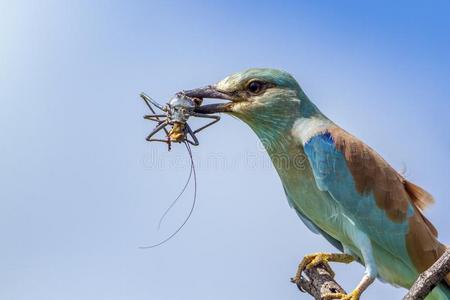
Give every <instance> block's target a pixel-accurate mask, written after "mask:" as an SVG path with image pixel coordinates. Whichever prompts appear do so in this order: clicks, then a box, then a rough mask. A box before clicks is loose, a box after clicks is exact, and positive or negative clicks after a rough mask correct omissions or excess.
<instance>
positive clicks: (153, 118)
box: [144, 115, 166, 123]
mask: <svg viewBox="0 0 450 300" xmlns="http://www.w3.org/2000/svg"><path fill="white" fill-rule="evenodd" d="M165 117H166V115H145V116H144V119H146V120H150V121H154V122H159V123H160V122H162V121H161V120H160V119H159V118H165Z"/></svg>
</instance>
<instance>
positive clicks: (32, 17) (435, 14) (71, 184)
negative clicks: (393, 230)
mask: <svg viewBox="0 0 450 300" xmlns="http://www.w3.org/2000/svg"><path fill="white" fill-rule="evenodd" d="M393 2H395V3H393ZM449 13H450V4H448V1H364V3H362V1H284V2H283V4H276V3H275V1H274V2H267V1H246V2H245V3H242V1H222V2H220V3H217V2H216V3H213V2H212V1H210V2H206V1H204V2H202V1H197V2H190V3H187V2H181V1H179V2H175V1H161V2H151V1H146V2H144V1H142V2H139V1H134V2H124V1H121V2H119V1H29V2H23V1H1V2H0V101H1V108H0V141H1V142H0V145H1V147H0V182H1V185H0V199H1V201H0V238H1V247H0V299H11V300H22V299H33V300H119V299H124V300H125V299H136V300H139V299H152V300H153V299H154V300H160V299H167V300H169V299H238V300H239V299H309V298H308V297H307V296H306V295H301V294H299V292H298V291H297V289H296V288H295V287H294V286H292V285H291V284H290V283H289V277H291V276H292V275H293V274H294V272H295V269H296V265H297V263H298V262H299V260H300V259H301V257H302V255H304V254H307V253H310V252H316V251H319V250H323V251H327V250H332V248H331V246H329V245H328V244H327V243H326V242H325V241H324V240H322V239H321V238H320V237H319V236H315V235H313V234H312V233H310V232H309V231H308V230H307V229H306V228H305V226H304V225H303V224H302V223H301V222H300V221H299V220H298V219H297V216H296V215H295V213H294V212H293V211H292V210H291V209H290V208H289V207H288V204H287V201H286V199H285V197H284V193H283V190H282V187H281V185H280V181H279V179H278V177H277V175H276V173H275V172H274V170H273V168H272V167H271V166H270V163H269V161H268V159H267V157H266V154H265V153H264V151H262V150H261V147H260V146H259V144H258V143H257V139H256V137H255V135H254V134H253V133H252V132H251V131H250V129H249V128H247V127H246V125H244V124H243V123H241V122H240V121H238V120H235V119H232V118H229V117H226V116H225V117H223V119H222V121H221V122H220V123H219V124H217V125H216V126H214V127H212V128H211V129H210V130H208V131H206V132H204V134H202V135H201V136H200V138H201V143H202V145H201V146H200V147H198V148H196V149H195V151H194V156H195V159H196V161H197V164H198V189H199V190H198V199H197V200H198V205H197V207H196V210H195V212H194V214H193V216H192V218H191V220H190V222H189V223H188V225H187V226H186V227H185V228H184V230H183V231H182V232H181V233H180V234H179V235H178V236H177V237H176V238H175V239H173V240H172V241H171V242H169V243H167V244H166V245H164V246H162V247H159V248H156V249H151V250H140V249H138V246H141V245H146V244H151V243H154V242H157V241H159V240H160V239H162V238H164V237H165V236H167V235H168V234H170V233H171V232H172V231H173V230H174V229H175V228H176V227H177V226H178V225H179V224H180V223H181V222H182V220H183V218H184V216H185V215H186V213H187V211H188V209H189V205H190V201H191V200H192V198H191V196H192V189H190V190H189V191H188V192H187V193H186V197H184V198H183V199H182V200H180V202H179V204H178V205H177V206H176V207H175V208H174V210H173V211H172V212H171V213H170V214H169V216H168V218H167V220H166V222H165V223H164V224H163V227H162V229H161V230H160V231H157V230H156V224H157V221H158V219H159V217H160V216H161V214H162V213H163V211H164V209H165V208H166V207H167V206H168V205H169V203H170V202H171V201H172V200H173V199H174V197H175V196H176V194H177V192H178V191H179V189H181V188H182V186H183V184H184V180H185V178H186V177H187V174H188V164H187V163H188V161H187V159H186V154H185V152H184V151H183V150H184V149H182V147H175V149H174V151H172V152H170V153H167V152H166V149H165V148H164V146H162V145H157V144H148V143H146V142H145V141H144V138H145V136H146V135H147V134H148V133H149V131H150V129H151V124H150V123H147V122H145V121H144V120H143V119H142V115H143V114H145V113H146V112H147V110H146V107H144V105H143V103H141V100H140V99H139V98H138V94H139V93H140V92H141V91H146V92H147V93H148V94H150V95H152V96H153V97H155V98H156V99H158V100H159V101H160V102H165V101H166V100H167V99H168V97H169V96H170V95H172V94H173V93H174V92H176V91H178V90H180V89H188V88H193V87H198V86H203V85H205V84H209V83H213V82H215V81H218V80H220V79H221V78H223V77H224V76H226V75H228V74H229V73H232V72H235V71H240V70H242V69H245V68H248V67H274V68H281V69H284V70H287V71H289V72H291V73H292V74H293V75H294V76H295V77H296V78H297V79H298V80H299V82H300V84H301V85H302V87H303V88H304V90H305V91H306V93H307V94H308V95H309V96H310V98H311V99H312V100H313V101H314V102H315V103H316V104H317V105H318V106H319V107H320V108H321V109H322V110H323V111H324V112H325V113H326V114H327V115H328V116H329V117H330V118H332V119H333V120H335V121H336V122H337V123H338V124H340V125H341V126H343V127H344V128H346V129H347V130H349V131H351V132H352V133H354V134H356V135H357V136H359V137H360V138H362V139H363V140H364V141H366V142H367V143H368V144H369V145H371V146H373V147H374V148H375V149H376V150H377V151H379V152H380V153H381V154H382V155H383V156H384V157H385V158H386V159H387V160H388V161H390V162H391V163H392V165H393V166H395V167H396V168H397V169H404V167H405V166H406V169H407V177H408V178H410V179H411V180H413V181H414V182H417V183H418V184H420V185H422V186H424V187H425V188H426V189H428V190H429V191H430V192H431V193H432V194H433V195H434V196H435V197H436V204H435V205H434V206H433V207H432V208H431V209H430V210H429V211H428V212H427V215H428V216H429V217H430V218H431V220H432V221H433V222H434V223H435V224H436V226H437V227H438V228H439V230H440V238H441V240H442V241H444V242H446V243H449V242H450V228H449V225H448V212H449V211H450V191H449V188H448V185H449V178H450V158H449V153H450V152H449V150H450V137H449V133H448V131H449V128H450V104H449V103H450V101H449V95H450V92H449V82H450V58H449V53H450V18H449V17H448V16H449ZM335 269H336V271H337V272H338V278H339V280H341V281H342V282H343V283H344V285H345V287H346V288H347V289H348V290H351V289H352V287H353V286H354V285H355V284H356V283H357V282H358V281H359V278H360V277H361V276H362V273H363V268H362V267H361V266H359V265H350V266H340V265H336V267H335ZM403 293H404V291H403V290H401V289H395V288H393V287H391V286H388V285H386V284H381V283H376V284H374V286H372V287H371V288H370V289H369V291H368V292H367V293H366V295H365V297H364V299H379V298H383V297H384V298H385V299H399V298H400V297H401V295H403Z"/></svg>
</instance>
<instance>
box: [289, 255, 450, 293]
mask: <svg viewBox="0 0 450 300" xmlns="http://www.w3.org/2000/svg"><path fill="white" fill-rule="evenodd" d="M303 273H304V274H305V275H306V276H302V278H301V279H300V283H299V284H297V287H298V289H299V290H300V291H302V292H307V293H308V294H310V295H311V296H313V297H314V299H316V300H321V299H322V297H323V296H324V295H325V294H328V293H344V294H345V293H346V292H345V291H344V289H343V288H342V287H341V286H340V285H339V284H338V283H337V282H336V281H335V280H334V278H333V276H332V275H331V274H330V273H329V272H328V271H327V270H326V269H325V268H324V267H323V265H317V266H315V267H313V268H311V269H308V270H305V271H304V272H303ZM449 273H450V248H449V249H447V251H445V252H444V254H443V255H442V256H441V257H440V258H439V259H438V260H437V261H436V262H435V263H434V264H433V265H432V266H431V267H430V268H429V269H428V270H426V271H425V272H423V273H422V274H420V276H419V277H418V278H417V280H416V282H415V283H414V284H413V286H412V287H411V289H410V290H409V291H408V293H407V294H406V296H405V297H404V298H403V300H423V299H425V297H426V296H427V295H428V294H429V293H430V292H431V290H432V289H433V288H434V287H435V286H436V285H437V284H438V283H439V282H440V281H442V280H443V279H444V278H445V276H446V275H447V274H449Z"/></svg>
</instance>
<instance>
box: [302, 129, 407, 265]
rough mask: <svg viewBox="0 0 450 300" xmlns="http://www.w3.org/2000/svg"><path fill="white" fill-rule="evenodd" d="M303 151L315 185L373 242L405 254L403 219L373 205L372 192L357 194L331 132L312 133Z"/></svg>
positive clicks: (394, 251) (374, 203)
mask: <svg viewBox="0 0 450 300" xmlns="http://www.w3.org/2000/svg"><path fill="white" fill-rule="evenodd" d="M304 151H305V154H306V156H307V157H308V161H309V163H310V165H311V168H312V170H313V175H314V178H315V181H316V184H317V187H318V189H320V190H321V191H324V192H328V193H329V194H330V196H331V198H332V199H334V200H335V201H337V202H338V203H339V204H340V205H341V206H342V207H343V208H344V210H345V211H346V214H347V215H348V216H349V217H350V218H351V219H352V220H353V221H354V222H355V224H356V226H358V228H360V229H361V230H363V231H364V232H366V234H367V235H368V236H370V238H371V240H372V241H373V242H375V243H377V244H379V245H382V247H383V248H384V249H386V250H388V251H389V252H390V253H392V254H393V255H396V256H398V257H399V256H400V258H402V259H403V258H404V257H407V250H406V246H405V242H404V236H405V235H406V233H407V231H408V224H407V222H406V221H404V222H401V223H396V222H393V221H392V220H390V219H389V218H388V217H387V215H386V213H385V211H383V210H382V209H380V208H379V207H377V205H376V201H375V197H374V195H373V194H372V193H369V194H367V195H366V194H360V193H359V192H358V191H357V190H356V186H355V182H354V179H353V176H352V174H351V172H350V170H349V168H348V166H347V161H346V158H345V157H344V155H343V153H342V152H340V151H339V150H338V149H337V148H336V146H335V144H334V141H333V138H332V136H331V134H329V133H323V134H319V135H316V136H314V137H312V138H311V139H310V140H309V141H308V142H307V143H306V144H305V145H304ZM408 262H409V261H408Z"/></svg>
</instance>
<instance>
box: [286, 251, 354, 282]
mask: <svg viewBox="0 0 450 300" xmlns="http://www.w3.org/2000/svg"><path fill="white" fill-rule="evenodd" d="M354 260H355V257H354V256H353V255H350V254H345V253H323V252H319V253H314V254H309V255H306V256H305V257H304V258H303V259H302V261H301V262H300V264H299V265H298V268H297V273H296V274H295V277H294V278H292V282H294V283H300V278H301V277H302V272H303V271H304V270H305V269H311V268H312V267H314V266H317V265H319V264H322V265H323V266H324V267H325V269H326V270H327V271H328V273H330V275H331V276H332V277H334V272H333V270H331V267H330V265H329V264H328V263H329V262H340V263H345V264H349V263H351V262H352V261H354Z"/></svg>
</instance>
